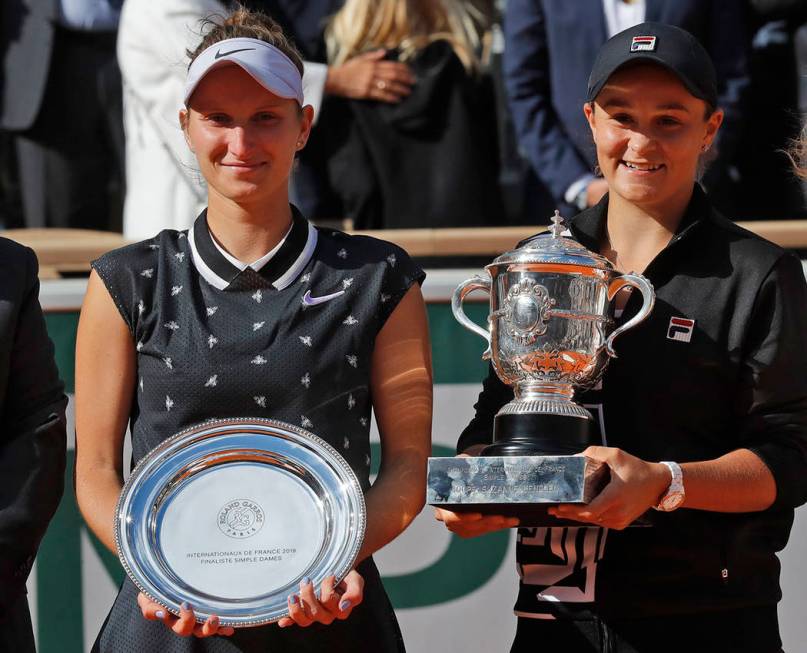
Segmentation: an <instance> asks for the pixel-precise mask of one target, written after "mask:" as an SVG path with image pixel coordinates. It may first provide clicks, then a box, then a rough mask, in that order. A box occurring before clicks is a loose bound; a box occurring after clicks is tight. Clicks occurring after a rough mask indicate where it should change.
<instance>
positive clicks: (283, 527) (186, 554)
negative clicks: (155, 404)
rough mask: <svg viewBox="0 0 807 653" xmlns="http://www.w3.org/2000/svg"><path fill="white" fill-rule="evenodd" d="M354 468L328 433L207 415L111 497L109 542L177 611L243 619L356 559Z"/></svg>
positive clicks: (143, 585) (262, 616)
mask: <svg viewBox="0 0 807 653" xmlns="http://www.w3.org/2000/svg"><path fill="white" fill-rule="evenodd" d="M365 525H366V512H365V506H364V495H363V493H362V489H361V486H360V484H359V481H358V479H357V478H356V475H355V474H354V473H353V470H352V469H351V468H350V466H349V465H348V464H347V462H346V461H345V460H344V458H342V456H341V455H340V454H339V453H338V452H337V451H336V449H334V448H333V447H332V446H330V445H329V444H328V443H327V442H325V441H324V440H322V439H320V438H318V437H317V436H315V435H313V434H311V433H309V432H308V431H305V430H303V429H301V428H298V427H296V426H292V425H290V424H285V423H283V422H279V421H275V420H266V419H257V418H255V419H230V420H214V421H210V422H206V423H204V424H201V425H198V426H195V427H193V428H190V429H188V430H186V431H183V432H181V433H179V434H177V435H175V436H173V437H171V438H169V439H168V440H166V441H165V442H163V443H162V444H160V445H159V446H157V447H156V448H155V449H154V450H153V451H151V452H150V453H149V454H148V455H147V456H146V457H145V458H143V460H142V461H140V463H139V464H138V465H137V467H136V468H135V469H134V471H133V472H132V474H131V476H130V477H129V479H128V480H127V481H126V484H125V485H124V487H123V491H122V493H121V496H120V499H119V500H118V506H117V512H116V519H115V543H116V545H117V548H118V556H119V557H120V560H121V563H122V564H123V567H124V569H125V570H126V573H127V574H128V575H129V577H130V578H131V579H132V581H133V582H134V584H135V585H136V586H137V587H138V588H139V589H140V590H141V591H142V592H143V593H144V594H145V595H146V596H148V597H149V598H150V599H152V600H153V601H155V602H157V603H159V604H160V605H162V606H163V607H165V608H166V609H167V610H169V611H170V612H172V613H173V614H176V615H178V614H179V606H180V604H181V603H182V602H183V601H187V602H189V603H190V604H191V605H192V606H193V610H194V612H195V613H196V619H197V621H199V622H203V621H204V620H206V619H207V618H208V617H209V616H210V615H213V614H215V615H218V616H219V618H220V623H221V625H223V626H234V627H246V626H259V625H261V624H266V623H270V622H273V621H277V620H278V619H280V618H282V617H284V616H286V615H287V614H288V604H287V599H288V596H289V595H290V594H292V593H294V592H296V591H298V588H299V583H300V581H301V580H302V579H303V578H305V577H308V578H310V579H311V581H312V582H313V583H314V586H315V587H316V588H318V587H319V586H320V584H321V583H322V581H323V580H324V579H325V578H326V577H328V576H330V575H334V576H336V579H337V582H338V581H340V580H341V579H342V578H344V576H345V575H346V574H347V573H348V572H349V571H350V569H351V568H352V567H353V565H354V563H355V561H356V557H357V555H358V553H359V548H360V547H361V544H362V542H363V540H364V530H365Z"/></svg>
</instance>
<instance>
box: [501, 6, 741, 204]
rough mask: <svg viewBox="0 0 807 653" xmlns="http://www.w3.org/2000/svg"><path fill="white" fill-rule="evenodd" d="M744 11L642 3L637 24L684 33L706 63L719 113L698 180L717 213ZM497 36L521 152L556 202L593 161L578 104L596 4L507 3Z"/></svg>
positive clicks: (731, 132)
mask: <svg viewBox="0 0 807 653" xmlns="http://www.w3.org/2000/svg"><path fill="white" fill-rule="evenodd" d="M746 11H747V10H746V8H745V3H744V2H742V0H646V11H645V21H655V22H661V23H668V24H671V25H677V26H678V27H681V28H683V29H685V30H687V31H688V32H691V33H692V34H693V35H695V36H696V37H697V38H698V39H700V41H701V42H702V43H703V44H704V46H705V47H706V49H707V51H708V52H709V54H710V55H711V56H712V59H713V60H714V63H715V67H716V69H717V75H718V84H719V88H718V91H719V103H720V106H721V107H722V108H723V109H724V111H725V112H726V116H725V119H724V121H723V126H722V128H721V131H720V136H719V141H718V144H717V148H718V151H719V156H718V160H717V161H715V162H714V164H713V165H712V170H711V171H710V173H709V176H708V178H707V179H706V182H707V185H708V186H709V187H710V190H716V191H717V192H718V197H717V198H715V197H712V199H713V200H716V201H717V203H719V204H721V205H722V206H721V208H730V207H727V206H725V205H726V204H728V203H729V202H727V201H726V200H728V199H730V196H731V193H730V192H728V191H724V192H721V189H723V188H724V187H725V186H729V187H730V186H731V180H730V179H728V177H729V174H730V170H731V167H730V166H731V163H732V160H733V156H734V152H735V150H736V147H737V144H738V141H739V138H740V135H741V129H742V118H743V111H744V106H743V103H744V101H745V99H744V96H745V93H746V90H747V88H748V84H749V79H748V73H747V58H748V50H749V46H750V43H749V36H748V27H747V25H746ZM504 33H505V51H504V79H505V85H506V88H507V93H508V98H509V103H510V110H511V111H512V114H513V123H514V125H515V128H516V132H517V136H518V139H519V142H520V146H521V150H522V152H523V153H524V155H525V156H526V157H527V159H528V160H529V162H530V163H531V165H532V167H533V169H534V171H535V173H536V174H537V175H538V177H539V178H540V179H541V181H542V182H543V183H544V184H545V185H546V186H547V188H548V189H549V191H550V192H551V194H552V196H553V197H554V198H555V200H556V202H558V204H559V205H562V204H563V198H564V195H565V193H566V191H567V189H568V188H569V187H570V186H571V185H572V184H573V183H574V182H575V181H576V180H578V179H580V178H581V177H583V176H584V175H586V174H590V173H591V172H592V170H593V168H594V164H595V163H596V160H595V153H594V146H593V143H592V140H591V134H590V131H589V128H588V125H587V123H586V119H585V116H584V115H583V108H582V107H583V103H584V102H585V99H586V90H587V86H588V76H589V73H590V71H591V66H592V65H593V63H594V58H595V57H596V54H597V51H598V50H599V48H600V46H601V45H602V44H603V43H605V41H606V40H607V39H608V32H607V27H606V20H605V14H604V11H603V3H602V0H573V1H569V0H508V2H507V7H506V12H505V21H504ZM721 200H722V201H721ZM564 210H565V211H567V212H568V213H567V215H571V214H573V213H576V212H577V209H576V208H573V207H569V206H568V205H564Z"/></svg>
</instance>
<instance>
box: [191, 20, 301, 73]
mask: <svg viewBox="0 0 807 653" xmlns="http://www.w3.org/2000/svg"><path fill="white" fill-rule="evenodd" d="M202 33H203V34H204V38H202V42H201V43H200V44H199V45H198V46H197V47H196V49H195V50H188V52H187V54H188V57H190V62H189V63H188V66H190V64H192V63H193V62H194V60H195V59H196V57H198V56H199V55H200V54H201V53H202V52H203V51H204V50H206V49H207V48H209V47H210V46H211V45H214V44H216V43H219V42H220V41H225V40H226V39H235V38H247V39H258V40H259V41H263V42H265V43H268V44H269V45H273V46H274V47H276V48H277V49H278V50H280V51H281V52H282V53H283V54H285V55H286V56H287V57H288V58H289V59H291V61H292V63H293V64H294V65H295V66H296V67H297V70H299V71H300V75H301V76H302V74H303V59H302V57H301V56H300V53H299V52H298V50H297V48H296V47H294V45H293V44H292V42H291V41H290V40H289V39H288V38H287V37H286V35H285V34H284V33H283V29H282V28H281V27H280V25H278V24H277V23H276V22H275V21H274V20H272V19H271V18H270V17H269V16H267V15H266V14H265V13H263V12H262V11H252V10H250V9H246V8H245V7H242V6H241V5H238V6H237V8H236V9H235V10H234V11H233V12H232V13H231V14H230V15H229V16H221V15H216V14H213V15H210V16H207V17H206V18H204V19H203V20H202Z"/></svg>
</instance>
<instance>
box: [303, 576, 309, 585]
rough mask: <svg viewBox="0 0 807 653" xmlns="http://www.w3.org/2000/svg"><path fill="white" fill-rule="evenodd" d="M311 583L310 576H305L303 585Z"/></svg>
mask: <svg viewBox="0 0 807 653" xmlns="http://www.w3.org/2000/svg"><path fill="white" fill-rule="evenodd" d="M310 584H311V579H310V578H309V577H308V576H306V577H305V578H303V585H310Z"/></svg>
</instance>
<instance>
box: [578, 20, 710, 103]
mask: <svg viewBox="0 0 807 653" xmlns="http://www.w3.org/2000/svg"><path fill="white" fill-rule="evenodd" d="M637 61H645V62H649V63H655V64H658V65H659V66H662V67H664V68H666V69H667V70H669V71H670V72H671V73H673V74H674V75H675V76H676V77H678V79H680V80H681V82H682V83H683V85H684V86H686V88H687V90H688V91H689V92H690V93H692V95H694V96H695V97H696V98H700V99H701V100H703V101H705V102H706V103H707V104H709V105H710V106H712V107H716V106H717V74H716V73H715V67H714V64H713V63H712V59H711V58H710V57H709V53H708V52H706V49H705V48H704V47H703V46H702V45H701V43H700V41H698V39H696V38H695V37H694V36H692V34H690V33H689V32H687V31H685V30H682V29H681V28H680V27H675V26H674V25H665V24H664V23H640V24H639V25H635V26H634V27H631V28H629V29H626V30H624V31H623V32H620V33H619V34H615V35H614V36H612V37H611V38H610V39H608V40H607V41H606V42H605V43H604V44H603V46H602V47H601V48H600V51H599V52H598V53H597V58H596V59H595V60H594V66H593V67H592V69H591V75H590V76H589V78H588V101H589V102H591V101H593V100H594V98H596V97H597V95H598V94H599V92H600V91H601V90H602V87H603V86H605V83H606V82H607V81H608V78H609V77H611V75H613V74H614V73H615V72H616V71H617V70H618V69H620V68H622V66H625V65H627V64H630V63H633V62H637Z"/></svg>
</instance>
